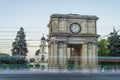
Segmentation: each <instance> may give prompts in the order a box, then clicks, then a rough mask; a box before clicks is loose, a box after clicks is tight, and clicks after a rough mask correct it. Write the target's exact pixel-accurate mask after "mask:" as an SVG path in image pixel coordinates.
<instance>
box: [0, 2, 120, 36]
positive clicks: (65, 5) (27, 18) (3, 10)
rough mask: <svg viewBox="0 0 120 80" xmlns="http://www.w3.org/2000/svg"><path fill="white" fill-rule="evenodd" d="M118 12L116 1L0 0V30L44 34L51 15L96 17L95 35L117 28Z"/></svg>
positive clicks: (119, 12) (119, 3)
mask: <svg viewBox="0 0 120 80" xmlns="http://www.w3.org/2000/svg"><path fill="white" fill-rule="evenodd" d="M119 9H120V1H119V0H0V27H20V26H23V27H24V28H25V27H34V28H35V27H36V28H38V27H39V28H40V27H42V28H45V29H46V31H47V24H48V22H49V16H50V15H51V14H53V13H63V14H68V13H73V14H81V15H96V16H98V17H99V20H98V21H97V26H98V34H100V35H105V34H108V33H109V32H111V31H112V27H113V26H115V28H116V29H119V27H118V26H119V25H120V22H119V19H120V10H119ZM104 30H106V31H104ZM43 34H44V32H43Z"/></svg>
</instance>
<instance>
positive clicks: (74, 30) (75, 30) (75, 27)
mask: <svg viewBox="0 0 120 80" xmlns="http://www.w3.org/2000/svg"><path fill="white" fill-rule="evenodd" d="M70 31H71V32H72V33H79V32H80V31H81V27H80V25H79V24H78V23H73V24H71V25H70Z"/></svg>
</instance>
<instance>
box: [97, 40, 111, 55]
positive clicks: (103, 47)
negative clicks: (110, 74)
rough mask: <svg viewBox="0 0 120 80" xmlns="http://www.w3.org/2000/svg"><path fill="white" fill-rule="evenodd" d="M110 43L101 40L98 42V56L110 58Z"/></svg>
mask: <svg viewBox="0 0 120 80" xmlns="http://www.w3.org/2000/svg"><path fill="white" fill-rule="evenodd" d="M107 44H108V41H107V40H105V39H101V40H100V41H99V42H98V56H109V49H108V45H107Z"/></svg>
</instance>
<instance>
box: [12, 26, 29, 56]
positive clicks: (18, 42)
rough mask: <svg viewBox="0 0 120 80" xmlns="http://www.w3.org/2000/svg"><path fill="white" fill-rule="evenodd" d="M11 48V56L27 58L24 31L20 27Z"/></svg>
mask: <svg viewBox="0 0 120 80" xmlns="http://www.w3.org/2000/svg"><path fill="white" fill-rule="evenodd" d="M12 47H13V49H12V55H21V56H27V53H28V49H27V43H26V40H25V33H24V29H23V28H22V27H21V28H20V31H18V32H17V36H16V38H15V41H14V42H13V43H12Z"/></svg>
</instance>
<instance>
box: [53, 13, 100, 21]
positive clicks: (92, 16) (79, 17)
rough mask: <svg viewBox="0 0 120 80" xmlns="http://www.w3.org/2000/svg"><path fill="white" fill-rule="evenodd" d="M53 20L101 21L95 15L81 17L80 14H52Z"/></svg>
mask: <svg viewBox="0 0 120 80" xmlns="http://www.w3.org/2000/svg"><path fill="white" fill-rule="evenodd" d="M51 18H78V19H95V20H97V19H99V18H98V17H97V16H94V15H80V14H52V15H51Z"/></svg>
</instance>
